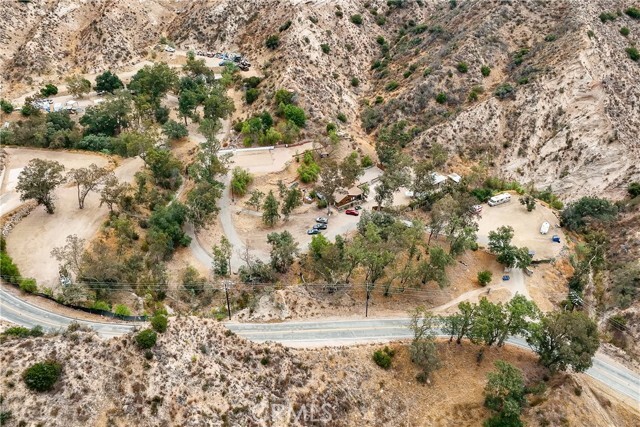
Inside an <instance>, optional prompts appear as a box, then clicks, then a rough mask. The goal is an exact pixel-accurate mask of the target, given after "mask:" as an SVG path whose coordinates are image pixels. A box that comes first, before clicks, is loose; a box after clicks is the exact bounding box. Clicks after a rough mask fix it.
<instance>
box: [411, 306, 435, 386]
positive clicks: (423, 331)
mask: <svg viewBox="0 0 640 427" xmlns="http://www.w3.org/2000/svg"><path fill="white" fill-rule="evenodd" d="M437 324H438V319H437V317H436V316H434V315H433V314H432V313H431V312H429V311H427V310H426V309H425V308H424V307H418V308H417V309H416V310H415V311H414V312H413V314H412V316H411V323H410V326H409V327H410V328H411V330H412V331H413V340H412V341H411V347H410V349H409V353H410V355H411V361H412V362H413V363H415V364H416V365H418V366H419V367H420V368H421V369H422V373H421V374H418V377H417V378H418V381H420V382H426V380H427V379H428V378H429V375H430V374H431V373H432V372H433V371H435V370H436V369H438V368H439V367H440V358H439V357H438V348H437V347H436V342H435V337H436V335H435V333H436V332H435V331H436V330H437V327H438V326H437Z"/></svg>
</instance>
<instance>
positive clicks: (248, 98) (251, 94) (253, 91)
mask: <svg viewBox="0 0 640 427" xmlns="http://www.w3.org/2000/svg"><path fill="white" fill-rule="evenodd" d="M259 96H260V89H258V88H249V89H247V90H246V92H245V93H244V100H245V102H246V103H247V104H249V105H251V104H253V103H254V102H256V100H257V99H258V97H259Z"/></svg>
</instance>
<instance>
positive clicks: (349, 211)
mask: <svg viewBox="0 0 640 427" xmlns="http://www.w3.org/2000/svg"><path fill="white" fill-rule="evenodd" d="M344 213H346V214H347V215H353V216H358V215H360V212H358V211H357V210H355V209H347V210H346V211H345V212H344Z"/></svg>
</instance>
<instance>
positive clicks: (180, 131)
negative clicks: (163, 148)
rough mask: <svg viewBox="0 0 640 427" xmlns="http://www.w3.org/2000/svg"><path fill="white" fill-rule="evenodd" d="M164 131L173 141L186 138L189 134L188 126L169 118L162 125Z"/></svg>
mask: <svg viewBox="0 0 640 427" xmlns="http://www.w3.org/2000/svg"><path fill="white" fill-rule="evenodd" d="M162 132H163V133H164V134H165V135H166V136H167V138H169V139H170V140H172V141H177V140H179V139H182V138H186V137H187V136H188V135H189V131H188V130H187V127H186V126H185V125H183V124H182V123H178V122H176V121H175V120H169V121H167V122H166V123H165V124H164V125H162Z"/></svg>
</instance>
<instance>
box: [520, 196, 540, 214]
mask: <svg viewBox="0 0 640 427" xmlns="http://www.w3.org/2000/svg"><path fill="white" fill-rule="evenodd" d="M520 204H521V205H523V206H525V207H526V208H527V212H531V211H532V210H534V209H535V208H536V198H535V197H533V196H532V195H530V194H527V195H526V196H524V197H521V198H520Z"/></svg>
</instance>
